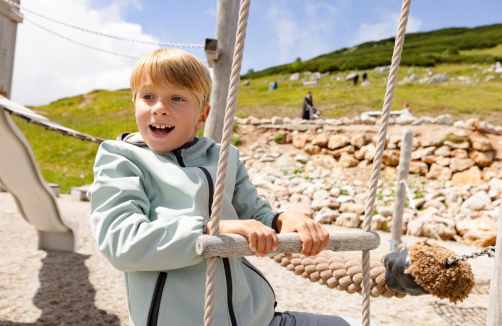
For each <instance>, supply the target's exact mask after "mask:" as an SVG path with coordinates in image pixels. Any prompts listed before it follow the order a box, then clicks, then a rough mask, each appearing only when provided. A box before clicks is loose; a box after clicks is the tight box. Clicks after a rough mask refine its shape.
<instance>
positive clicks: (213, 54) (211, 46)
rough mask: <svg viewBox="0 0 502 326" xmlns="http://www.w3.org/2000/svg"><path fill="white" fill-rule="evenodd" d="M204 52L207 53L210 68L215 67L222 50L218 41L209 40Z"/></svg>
mask: <svg viewBox="0 0 502 326" xmlns="http://www.w3.org/2000/svg"><path fill="white" fill-rule="evenodd" d="M204 52H206V59H207V64H208V66H209V67H210V68H213V67H214V63H215V61H218V56H219V54H220V50H219V49H218V40H215V39H212V38H207V39H206V44H205V45H204Z"/></svg>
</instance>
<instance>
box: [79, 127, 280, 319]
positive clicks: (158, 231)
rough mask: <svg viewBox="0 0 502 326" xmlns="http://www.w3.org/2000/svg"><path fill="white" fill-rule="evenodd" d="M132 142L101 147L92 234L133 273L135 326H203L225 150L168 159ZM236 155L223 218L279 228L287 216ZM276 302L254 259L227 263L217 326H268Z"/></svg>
mask: <svg viewBox="0 0 502 326" xmlns="http://www.w3.org/2000/svg"><path fill="white" fill-rule="evenodd" d="M134 138H137V135H136V134H123V135H121V136H120V137H119V139H118V140H117V141H105V142H104V143H102V144H101V146H100V147H99V150H98V153H97V156H96V162H95V165H94V183H93V185H92V187H91V188H90V189H89V191H88V193H87V197H88V198H89V200H90V201H91V209H92V215H91V228H92V233H93V235H94V238H95V239H96V242H97V245H98V247H99V250H100V251H101V252H102V253H103V255H105V257H106V258H107V259H108V260H109V261H110V263H111V264H112V265H113V266H114V267H115V268H117V269H119V270H121V271H123V272H124V277H125V284H126V290H127V298H128V308H129V317H130V325H134V326H144V325H147V326H155V325H162V326H165V325H173V326H181V325H183V326H191V325H193V326H200V325H203V320H204V294H205V283H206V261H205V260H204V259H202V258H201V257H199V256H198V255H197V253H196V252H195V243H196V241H197V238H198V237H199V236H200V235H202V234H203V233H205V229H206V223H207V220H208V218H209V216H210V209H211V205H212V198H213V191H214V182H215V181H216V170H217V166H218V156H219V151H220V145H219V144H215V143H214V141H212V140H211V139H208V138H204V137H203V138H196V139H195V140H194V141H193V142H190V143H187V144H185V145H184V146H182V147H180V148H178V149H176V150H174V151H171V152H165V153H159V152H154V151H152V150H150V149H149V148H148V147H147V146H146V144H145V143H142V142H134ZM238 156H239V154H238V150H237V149H236V148H235V147H232V148H231V149H230V155H229V165H228V172H227V179H226V185H225V196H224V198H223V209H222V215H221V218H222V219H224V220H229V219H251V218H253V219H256V220H258V221H260V222H262V223H263V224H265V225H267V226H270V227H273V228H276V226H275V223H276V219H277V216H278V213H276V212H273V211H272V209H271V207H270V204H269V203H268V202H267V201H266V200H265V199H263V198H260V197H257V192H256V188H255V186H254V185H253V184H252V183H251V182H250V181H249V176H248V173H247V171H246V169H245V167H244V165H243V164H242V162H241V161H240V160H239V158H238ZM274 303H275V294H274V292H273V290H272V288H271V286H270V284H269V283H268V281H267V280H266V279H265V277H264V276H263V275H262V274H261V273H260V272H259V271H258V270H257V269H256V268H255V267H254V266H252V265H251V263H250V262H249V261H247V260H246V259H245V258H223V259H221V258H219V259H218V265H217V272H216V290H215V314H214V325H215V326H227V325H228V326H235V325H239V326H267V325H269V323H270V321H271V320H272V318H273V316H274V307H275V305H274Z"/></svg>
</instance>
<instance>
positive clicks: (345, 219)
mask: <svg viewBox="0 0 502 326" xmlns="http://www.w3.org/2000/svg"><path fill="white" fill-rule="evenodd" d="M335 224H336V225H338V226H344V227H348V228H358V227H359V225H360V224H361V219H360V218H359V215H357V214H355V213H342V214H340V216H338V217H337V219H336V223H335Z"/></svg>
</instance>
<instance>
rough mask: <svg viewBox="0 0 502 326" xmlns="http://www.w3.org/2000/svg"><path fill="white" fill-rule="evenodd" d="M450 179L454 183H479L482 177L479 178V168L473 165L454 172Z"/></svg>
mask: <svg viewBox="0 0 502 326" xmlns="http://www.w3.org/2000/svg"><path fill="white" fill-rule="evenodd" d="M451 181H452V183H453V184H454V185H461V184H481V183H482V182H483V179H482V178H481V170H480V169H479V168H478V167H477V166H473V167H471V168H470V169H469V170H466V171H463V172H457V173H455V174H454V175H453V178H452V180H451Z"/></svg>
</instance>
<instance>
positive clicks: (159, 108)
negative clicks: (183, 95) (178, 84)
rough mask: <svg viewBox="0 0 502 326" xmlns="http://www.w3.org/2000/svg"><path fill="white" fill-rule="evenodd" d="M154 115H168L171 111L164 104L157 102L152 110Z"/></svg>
mask: <svg viewBox="0 0 502 326" xmlns="http://www.w3.org/2000/svg"><path fill="white" fill-rule="evenodd" d="M152 114H153V115H168V114H169V109H168V108H167V106H165V105H164V104H163V103H162V102H160V101H159V102H157V103H156V104H155V105H154V106H153V108H152Z"/></svg>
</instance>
